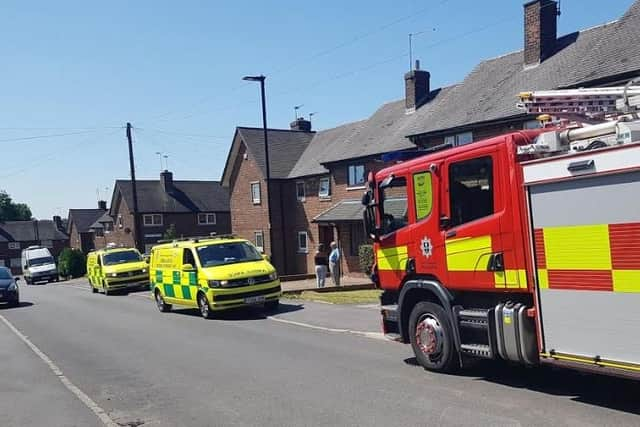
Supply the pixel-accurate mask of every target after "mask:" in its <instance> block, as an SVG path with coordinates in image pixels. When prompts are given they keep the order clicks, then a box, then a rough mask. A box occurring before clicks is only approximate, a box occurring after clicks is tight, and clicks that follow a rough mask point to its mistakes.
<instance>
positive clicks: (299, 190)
mask: <svg viewBox="0 0 640 427" xmlns="http://www.w3.org/2000/svg"><path fill="white" fill-rule="evenodd" d="M296 198H297V199H298V200H299V201H301V202H304V200H305V191H304V181H300V182H296Z"/></svg>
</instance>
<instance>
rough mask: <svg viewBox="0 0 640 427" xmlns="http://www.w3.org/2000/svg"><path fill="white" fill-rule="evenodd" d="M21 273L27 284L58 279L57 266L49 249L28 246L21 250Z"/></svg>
mask: <svg viewBox="0 0 640 427" xmlns="http://www.w3.org/2000/svg"><path fill="white" fill-rule="evenodd" d="M22 275H23V276H24V281H25V282H27V285H30V284H32V283H36V282H53V281H56V282H57V281H58V267H56V262H55V260H54V259H53V256H51V252H49V249H47V248H43V247H41V246H29V247H28V248H26V249H25V250H23V251H22Z"/></svg>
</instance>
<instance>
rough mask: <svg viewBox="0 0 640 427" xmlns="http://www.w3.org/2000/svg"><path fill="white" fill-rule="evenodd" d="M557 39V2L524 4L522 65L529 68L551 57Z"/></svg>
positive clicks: (551, 0) (537, 0)
mask: <svg viewBox="0 0 640 427" xmlns="http://www.w3.org/2000/svg"><path fill="white" fill-rule="evenodd" d="M557 37H558V2H556V1H555V0H532V1H529V2H527V3H525V4H524V65H525V67H531V66H535V65H538V64H540V63H541V62H542V61H544V60H545V59H547V58H548V57H550V56H551V55H553V53H554V51H555V48H556V39H557Z"/></svg>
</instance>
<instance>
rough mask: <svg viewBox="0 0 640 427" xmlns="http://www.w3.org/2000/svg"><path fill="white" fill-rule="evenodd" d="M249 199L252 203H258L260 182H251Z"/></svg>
mask: <svg viewBox="0 0 640 427" xmlns="http://www.w3.org/2000/svg"><path fill="white" fill-rule="evenodd" d="M251 201H252V202H253V204H254V205H259V204H260V183H259V182H252V183H251Z"/></svg>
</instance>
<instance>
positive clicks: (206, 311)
mask: <svg viewBox="0 0 640 427" xmlns="http://www.w3.org/2000/svg"><path fill="white" fill-rule="evenodd" d="M198 308H199V309H200V314H201V315H202V317H204V318H205V319H211V318H212V317H213V315H212V314H211V307H209V301H207V296H206V295H205V294H204V293H202V292H201V293H199V294H198Z"/></svg>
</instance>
